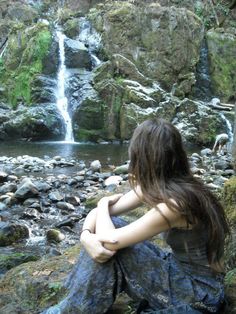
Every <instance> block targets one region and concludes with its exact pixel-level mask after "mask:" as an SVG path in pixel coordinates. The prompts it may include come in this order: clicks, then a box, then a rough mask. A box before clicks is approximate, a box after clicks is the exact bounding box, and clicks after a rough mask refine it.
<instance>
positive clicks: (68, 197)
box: [65, 195, 81, 206]
mask: <svg viewBox="0 0 236 314" xmlns="http://www.w3.org/2000/svg"><path fill="white" fill-rule="evenodd" d="M65 200H66V202H68V203H70V204H72V205H74V206H78V205H80V203H81V200H80V198H79V197H78V196H74V195H66V197H65Z"/></svg>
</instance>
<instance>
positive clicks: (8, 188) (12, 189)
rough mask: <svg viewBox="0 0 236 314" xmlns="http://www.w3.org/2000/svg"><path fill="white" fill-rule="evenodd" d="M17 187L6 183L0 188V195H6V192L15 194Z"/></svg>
mask: <svg viewBox="0 0 236 314" xmlns="http://www.w3.org/2000/svg"><path fill="white" fill-rule="evenodd" d="M16 190H17V185H16V184H15V183H7V184H4V185H3V186H1V187H0V194H6V193H8V192H15V191H16Z"/></svg>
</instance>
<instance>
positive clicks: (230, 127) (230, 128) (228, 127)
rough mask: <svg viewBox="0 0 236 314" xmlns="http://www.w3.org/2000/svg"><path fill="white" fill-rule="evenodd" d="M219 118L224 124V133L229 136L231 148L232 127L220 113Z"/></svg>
mask: <svg viewBox="0 0 236 314" xmlns="http://www.w3.org/2000/svg"><path fill="white" fill-rule="evenodd" d="M220 117H221V119H222V120H223V121H224V122H225V124H226V131H227V134H228V136H229V145H230V146H231V144H232V143H233V137H234V135H233V128H232V125H231V123H230V122H229V120H228V119H227V118H226V117H225V115H224V113H223V112H220Z"/></svg>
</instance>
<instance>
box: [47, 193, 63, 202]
mask: <svg viewBox="0 0 236 314" xmlns="http://www.w3.org/2000/svg"><path fill="white" fill-rule="evenodd" d="M48 198H49V199H50V200H51V201H53V202H59V201H62V200H63V199H64V196H63V195H62V194H61V193H60V192H58V191H54V192H51V193H49V195H48Z"/></svg>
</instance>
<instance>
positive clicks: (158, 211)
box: [96, 203, 182, 250]
mask: <svg viewBox="0 0 236 314" xmlns="http://www.w3.org/2000/svg"><path fill="white" fill-rule="evenodd" d="M101 211H103V209H101ZM104 212H105V213H107V212H106V210H104ZM104 216H105V214H104V213H101V217H103V218H104ZM106 219H107V218H106ZM181 220H182V217H181V215H180V213H178V212H175V211H173V210H170V209H169V208H168V207H167V206H166V204H164V203H162V204H159V205H158V206H157V208H152V209H150V210H149V211H148V212H147V213H146V214H145V215H143V216H142V217H141V218H139V219H138V220H136V221H134V222H133V223H131V224H129V225H127V226H125V227H122V228H118V229H110V230H106V229H105V228H103V229H102V228H99V230H98V231H96V232H97V234H98V235H101V236H103V237H106V238H112V239H114V240H117V242H116V243H113V244H111V243H104V246H105V248H107V249H109V250H119V249H121V248H124V247H127V246H130V245H133V244H136V243H138V242H142V241H144V240H147V239H149V238H151V237H153V236H154V235H156V234H159V233H161V232H163V231H166V230H168V229H169V228H170V226H171V227H176V226H179V222H180V221H181ZM101 223H102V222H101Z"/></svg>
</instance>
